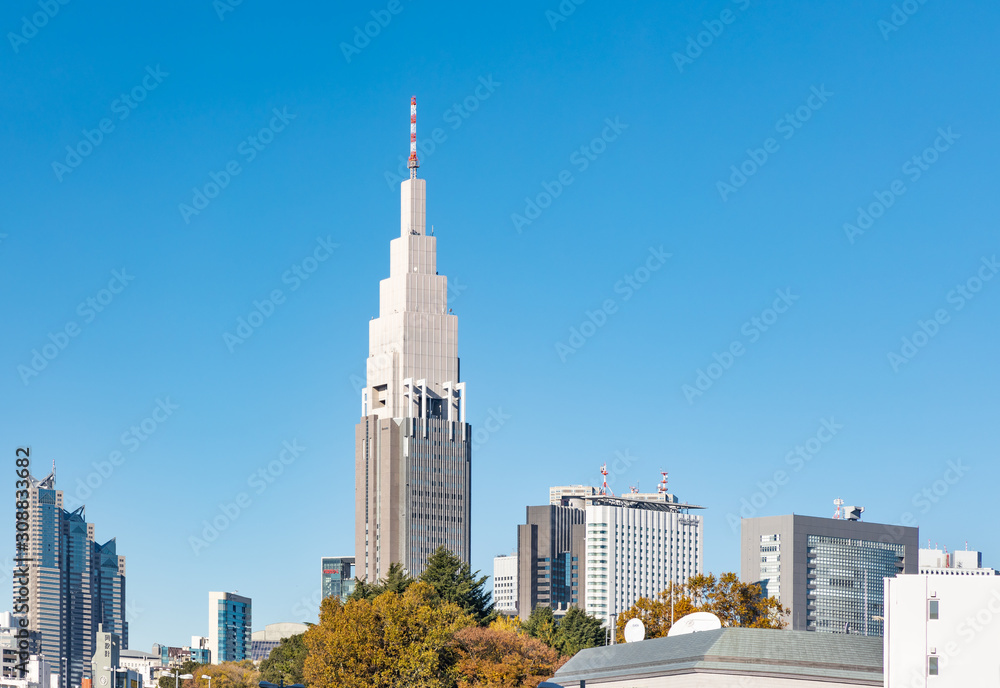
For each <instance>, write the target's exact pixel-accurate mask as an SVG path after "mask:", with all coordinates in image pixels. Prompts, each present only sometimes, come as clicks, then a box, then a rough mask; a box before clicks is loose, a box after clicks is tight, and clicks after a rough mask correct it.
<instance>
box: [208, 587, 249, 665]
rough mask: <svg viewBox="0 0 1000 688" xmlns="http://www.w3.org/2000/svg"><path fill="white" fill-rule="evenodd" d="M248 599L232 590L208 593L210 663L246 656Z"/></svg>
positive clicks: (247, 643) (247, 651)
mask: <svg viewBox="0 0 1000 688" xmlns="http://www.w3.org/2000/svg"><path fill="white" fill-rule="evenodd" d="M251 611H252V610H251V602H250V598H249V597H243V596H242V595H237V594H236V593H232V592H210V593H208V649H209V651H210V652H211V655H212V664H221V663H222V662H240V661H243V660H244V659H250V624H251V621H252V619H251V617H252V613H251Z"/></svg>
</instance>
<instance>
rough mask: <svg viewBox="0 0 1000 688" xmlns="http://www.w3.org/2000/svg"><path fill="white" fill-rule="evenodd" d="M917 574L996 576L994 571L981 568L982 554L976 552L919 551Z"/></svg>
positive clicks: (967, 550)
mask: <svg viewBox="0 0 1000 688" xmlns="http://www.w3.org/2000/svg"><path fill="white" fill-rule="evenodd" d="M919 563H920V565H919V572H920V573H933V574H937V575H941V576H996V575H997V574H998V571H997V570H996V569H990V568H984V567H983V553H982V552H979V551H976V550H969V549H966V550H957V551H955V552H949V551H948V550H947V549H945V550H940V549H937V548H935V549H930V548H928V549H921V550H920V554H919Z"/></svg>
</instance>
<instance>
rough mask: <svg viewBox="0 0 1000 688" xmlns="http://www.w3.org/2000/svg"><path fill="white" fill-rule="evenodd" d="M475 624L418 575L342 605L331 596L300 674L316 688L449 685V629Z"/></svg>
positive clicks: (308, 640)
mask: <svg viewBox="0 0 1000 688" xmlns="http://www.w3.org/2000/svg"><path fill="white" fill-rule="evenodd" d="M474 624H475V619H473V618H472V617H471V616H469V615H467V614H465V613H464V612H463V611H462V609H461V608H460V607H459V606H458V605H456V604H453V603H451V602H448V601H443V600H441V599H439V597H438V595H437V593H436V592H435V590H434V588H433V587H432V586H431V585H430V584H428V583H423V582H416V583H413V584H410V585H408V586H407V588H406V590H405V591H404V592H403V593H402V594H398V593H396V592H392V591H388V592H385V593H383V594H381V595H378V596H377V597H374V598H373V599H352V600H348V602H347V604H341V602H340V600H339V599H337V598H335V597H328V598H326V599H325V600H323V603H322V606H321V608H320V619H319V623H318V624H317V625H315V626H313V627H312V628H310V629H309V630H308V631H306V633H305V644H306V647H307V648H308V656H307V657H306V661H305V669H304V679H305V682H306V683H307V684H308V685H310V686H312V687H313V688H362V687H364V688H397V687H398V688H404V687H405V688H451V687H452V686H454V684H455V661H456V659H457V654H456V653H457V651H456V648H455V644H454V636H455V634H456V632H457V631H459V630H460V629H462V628H465V627H467V626H471V625H474ZM213 688H222V687H221V686H220V687H214V686H213Z"/></svg>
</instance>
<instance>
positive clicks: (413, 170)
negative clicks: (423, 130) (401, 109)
mask: <svg viewBox="0 0 1000 688" xmlns="http://www.w3.org/2000/svg"><path fill="white" fill-rule="evenodd" d="M406 166H407V167H409V168H410V179H416V178H417V168H418V167H420V162H419V161H418V160H417V97H416V96H413V97H412V98H410V159H409V160H408V161H407V163H406Z"/></svg>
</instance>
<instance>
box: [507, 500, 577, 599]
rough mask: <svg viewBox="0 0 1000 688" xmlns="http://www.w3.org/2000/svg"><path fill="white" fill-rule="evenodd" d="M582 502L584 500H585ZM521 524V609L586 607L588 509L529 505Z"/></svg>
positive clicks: (518, 583)
mask: <svg viewBox="0 0 1000 688" xmlns="http://www.w3.org/2000/svg"><path fill="white" fill-rule="evenodd" d="M581 504H582V503H581ZM525 512H526V514H525V523H524V524H523V525H519V526H518V527H517V573H516V574H515V575H516V576H517V611H518V615H519V616H520V617H521V618H522V619H527V618H528V617H529V616H531V612H532V611H534V609H535V608H536V607H549V608H551V609H552V610H553V612H556V613H562V612H565V610H566V609H568V608H569V607H580V608H581V609H582V608H583V605H584V597H583V591H584V587H583V576H582V575H581V574H582V573H583V568H582V567H581V565H580V564H581V561H582V560H583V543H584V532H585V528H584V522H585V521H586V516H587V513H586V511H585V510H584V509H581V508H578V507H576V506H553V505H551V504H546V505H544V506H529V507H526V508H525Z"/></svg>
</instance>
